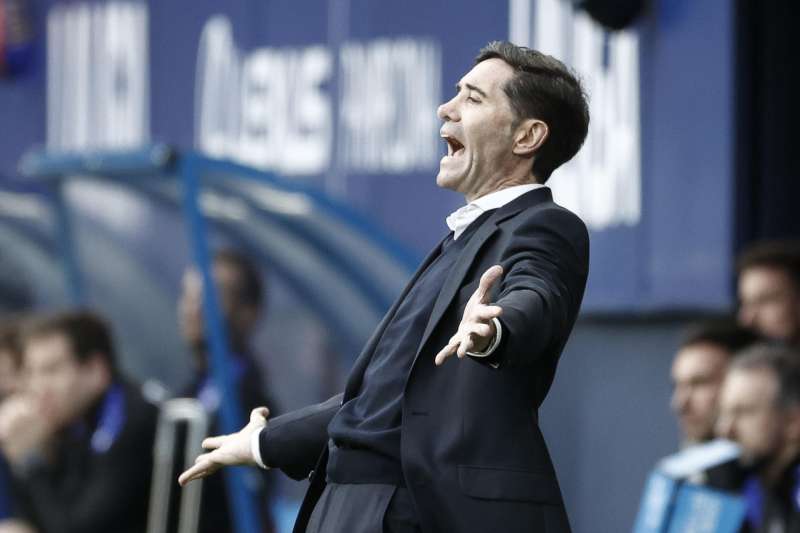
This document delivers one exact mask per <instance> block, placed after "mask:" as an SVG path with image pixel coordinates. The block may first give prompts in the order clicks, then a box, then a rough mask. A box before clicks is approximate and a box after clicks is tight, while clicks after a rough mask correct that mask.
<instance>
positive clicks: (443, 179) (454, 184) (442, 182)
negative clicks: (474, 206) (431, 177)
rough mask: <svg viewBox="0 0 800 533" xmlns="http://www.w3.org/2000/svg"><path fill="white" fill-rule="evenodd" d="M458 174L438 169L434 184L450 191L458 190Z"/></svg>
mask: <svg viewBox="0 0 800 533" xmlns="http://www.w3.org/2000/svg"><path fill="white" fill-rule="evenodd" d="M459 178H460V176H458V175H454V174H453V173H452V172H448V171H445V170H441V169H440V170H439V173H438V174H437V175H436V185H438V186H439V187H441V188H442V189H450V190H451V191H456V192H458V185H459V183H460V182H461V180H460V179H459Z"/></svg>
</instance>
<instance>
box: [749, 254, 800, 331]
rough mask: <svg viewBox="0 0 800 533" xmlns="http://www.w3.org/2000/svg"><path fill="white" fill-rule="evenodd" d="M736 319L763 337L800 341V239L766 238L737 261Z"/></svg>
mask: <svg viewBox="0 0 800 533" xmlns="http://www.w3.org/2000/svg"><path fill="white" fill-rule="evenodd" d="M737 270H738V274H739V282H738V292H739V321H740V322H741V323H742V324H744V325H746V326H748V327H752V328H753V329H755V330H757V331H758V332H759V333H761V334H762V335H764V336H765V337H769V338H772V339H776V340H781V341H784V342H789V343H792V344H800V241H769V242H762V243H758V244H755V245H753V246H752V247H750V248H748V249H746V250H745V251H744V252H743V253H742V254H741V255H740V256H739V259H738V262H737Z"/></svg>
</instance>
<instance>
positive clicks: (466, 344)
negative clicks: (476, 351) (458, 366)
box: [457, 335, 475, 359]
mask: <svg viewBox="0 0 800 533" xmlns="http://www.w3.org/2000/svg"><path fill="white" fill-rule="evenodd" d="M474 344H475V343H474V342H473V341H472V335H467V338H466V339H464V341H463V342H462V343H461V344H460V345H459V346H458V351H457V355H458V358H459V359H463V358H464V357H465V356H466V355H467V352H468V351H470V350H472V346H473V345H474Z"/></svg>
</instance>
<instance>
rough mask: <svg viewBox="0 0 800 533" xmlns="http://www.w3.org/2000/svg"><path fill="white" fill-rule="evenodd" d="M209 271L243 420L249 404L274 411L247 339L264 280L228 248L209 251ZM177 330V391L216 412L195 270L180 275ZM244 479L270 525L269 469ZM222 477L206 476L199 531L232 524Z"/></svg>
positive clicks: (213, 532) (215, 532) (214, 429)
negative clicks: (186, 361) (187, 359)
mask: <svg viewBox="0 0 800 533" xmlns="http://www.w3.org/2000/svg"><path fill="white" fill-rule="evenodd" d="M212 274H213V277H214V283H215V284H216V287H217V291H218V292H217V294H218V296H219V305H220V310H221V313H222V318H223V320H224V321H225V326H226V330H227V334H228V341H229V343H230V346H229V349H230V352H229V353H230V355H231V360H230V362H231V366H232V374H233V379H234V382H235V387H234V388H235V390H236V391H237V392H238V393H239V401H240V404H241V407H242V409H243V413H242V420H247V418H248V416H249V413H250V411H251V410H252V409H254V408H255V407H259V406H267V407H269V409H270V412H271V413H272V414H273V415H274V414H275V413H276V412H277V407H276V405H275V403H274V402H273V400H272V399H271V398H270V397H269V396H268V395H267V393H266V389H265V387H264V384H263V381H262V379H261V371H260V369H259V366H258V364H257V363H256V357H255V355H254V353H253V351H252V346H251V345H250V341H251V337H252V334H253V332H254V330H255V327H256V325H257V324H258V321H259V319H260V318H261V312H262V309H263V306H264V284H263V282H262V278H261V275H260V272H259V270H258V268H257V267H256V265H255V264H254V263H253V262H252V261H251V260H250V259H249V258H248V257H247V256H245V255H244V254H242V253H240V252H237V251H234V250H227V249H226V250H220V251H217V252H216V253H215V254H214V259H213V264H212ZM178 315H179V317H178V318H179V322H180V327H181V334H182V336H183V338H184V340H185V341H186V343H187V344H188V345H189V347H190V349H191V350H192V354H193V356H194V364H195V372H194V377H193V379H192V381H191V382H190V383H189V386H188V387H186V389H184V390H183V391H182V395H183V396H190V397H194V398H197V399H198V400H199V401H200V402H201V403H202V404H203V406H204V407H205V408H206V411H208V412H209V413H212V414H213V413H216V412H217V410H218V407H219V402H220V400H221V391H220V390H219V389H218V388H217V386H216V384H215V383H214V382H213V379H212V378H211V375H210V371H209V355H210V354H209V347H208V339H207V337H206V329H205V323H204V321H203V284H202V280H201V277H200V273H199V272H197V270H195V269H194V268H190V269H188V270H187V271H186V272H185V273H184V276H183V282H182V292H181V296H180V301H179V303H178ZM218 427H219V425H218V421H217V420H215V419H214V418H213V417H212V426H211V433H212V434H217V433H219V430H218ZM248 475H249V476H252V477H253V479H251V480H249V481H250V482H251V483H252V484H253V486H254V487H255V490H256V491H257V492H258V494H259V500H260V504H259V509H262V510H263V512H264V515H263V516H262V522H263V523H264V525H265V528H264V529H265V531H271V530H272V520H271V517H270V516H269V504H268V503H267V500H269V498H270V493H271V485H272V483H271V480H272V478H271V474H266V476H269V477H266V476H265V475H264V474H263V473H261V472H258V471H253V472H250V473H249V474H248ZM223 479H224V478H223V477H222V476H217V477H215V478H209V479H207V480H206V482H205V483H206V485H205V487H204V489H203V497H202V503H201V506H200V508H201V518H200V531H201V532H203V533H221V532H224V531H230V530H231V528H232V524H231V520H230V516H229V512H228V505H227V498H225V496H224V490H225V488H224V484H223Z"/></svg>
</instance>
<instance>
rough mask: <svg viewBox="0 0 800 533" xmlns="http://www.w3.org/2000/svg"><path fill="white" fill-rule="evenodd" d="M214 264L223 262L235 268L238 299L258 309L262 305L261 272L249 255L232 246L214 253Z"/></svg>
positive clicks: (262, 286) (262, 285) (262, 283)
mask: <svg viewBox="0 0 800 533" xmlns="http://www.w3.org/2000/svg"><path fill="white" fill-rule="evenodd" d="M214 263H215V264H225V265H228V266H230V267H232V268H233V269H234V270H236V273H237V278H238V280H237V283H236V285H237V286H236V292H237V296H238V297H239V299H240V301H242V302H243V303H245V304H247V305H251V306H253V307H255V308H256V309H260V308H261V307H262V306H263V305H264V281H263V280H262V278H261V272H260V271H259V269H258V267H257V266H256V264H255V262H253V260H252V259H250V257H248V256H247V255H245V254H244V253H242V252H240V251H238V250H234V249H232V248H223V249H220V250H217V251H216V252H215V253H214Z"/></svg>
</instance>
